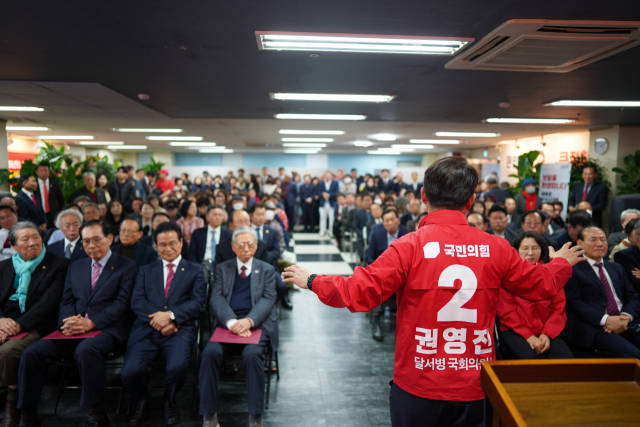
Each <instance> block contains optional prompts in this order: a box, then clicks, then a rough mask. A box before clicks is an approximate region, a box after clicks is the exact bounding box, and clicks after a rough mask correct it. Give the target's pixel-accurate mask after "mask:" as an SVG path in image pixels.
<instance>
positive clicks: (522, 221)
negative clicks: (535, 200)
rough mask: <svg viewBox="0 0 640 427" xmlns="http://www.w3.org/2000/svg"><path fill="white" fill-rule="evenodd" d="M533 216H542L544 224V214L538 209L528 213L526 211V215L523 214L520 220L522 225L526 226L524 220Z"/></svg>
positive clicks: (530, 210)
mask: <svg viewBox="0 0 640 427" xmlns="http://www.w3.org/2000/svg"><path fill="white" fill-rule="evenodd" d="M531 214H538V215H540V220H542V222H544V220H545V217H544V215H543V212H541V211H539V210H538V209H529V210H528V211H526V212H525V213H523V214H522V218H521V219H520V223H521V224H524V220H525V219H526V218H527V217H528V216H529V215H531Z"/></svg>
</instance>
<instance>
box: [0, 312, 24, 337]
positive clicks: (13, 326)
mask: <svg viewBox="0 0 640 427" xmlns="http://www.w3.org/2000/svg"><path fill="white" fill-rule="evenodd" d="M0 332H2V333H3V334H5V335H6V336H7V337H10V336H12V335H16V334H19V333H20V326H19V325H18V324H17V323H16V322H15V320H13V319H10V318H8V317H3V318H2V319H0Z"/></svg>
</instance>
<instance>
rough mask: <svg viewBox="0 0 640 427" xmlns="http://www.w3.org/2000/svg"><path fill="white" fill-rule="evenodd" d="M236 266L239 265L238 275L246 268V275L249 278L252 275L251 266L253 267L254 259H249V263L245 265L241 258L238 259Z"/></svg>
mask: <svg viewBox="0 0 640 427" xmlns="http://www.w3.org/2000/svg"><path fill="white" fill-rule="evenodd" d="M236 264H237V268H238V274H240V273H242V271H241V270H242V267H246V270H245V272H244V274H246V275H247V276H248V275H249V274H251V266H252V265H253V257H251V258H249V261H247V262H245V263H243V262H242V261H240V258H238V257H236Z"/></svg>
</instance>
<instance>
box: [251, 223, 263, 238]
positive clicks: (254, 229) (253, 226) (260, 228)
mask: <svg viewBox="0 0 640 427" xmlns="http://www.w3.org/2000/svg"><path fill="white" fill-rule="evenodd" d="M251 228H253V231H255V232H256V234H258V237H259V238H260V239H259V240H264V224H262V225H261V226H260V227H257V226H255V225H253V224H251ZM258 230H260V233H258Z"/></svg>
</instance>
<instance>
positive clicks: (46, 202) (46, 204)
mask: <svg viewBox="0 0 640 427" xmlns="http://www.w3.org/2000/svg"><path fill="white" fill-rule="evenodd" d="M42 190H43V193H44V211H45V212H49V188H48V187H47V182H46V181H45V182H44V183H43V184H42Z"/></svg>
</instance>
